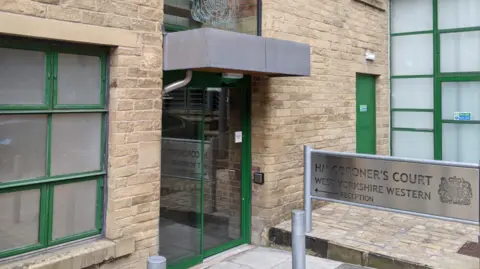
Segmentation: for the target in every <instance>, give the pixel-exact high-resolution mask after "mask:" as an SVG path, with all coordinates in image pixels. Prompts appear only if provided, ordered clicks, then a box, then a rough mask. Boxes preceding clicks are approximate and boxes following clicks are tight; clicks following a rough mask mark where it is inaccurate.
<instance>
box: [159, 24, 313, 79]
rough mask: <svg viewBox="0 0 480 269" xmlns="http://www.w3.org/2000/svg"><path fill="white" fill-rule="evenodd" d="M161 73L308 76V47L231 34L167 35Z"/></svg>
mask: <svg viewBox="0 0 480 269" xmlns="http://www.w3.org/2000/svg"><path fill="white" fill-rule="evenodd" d="M163 60H164V62H163V70H164V71H171V70H188V69H190V70H193V71H204V72H231V73H242V74H251V75H266V76H276V77H279V76H284V77H288V76H310V45H308V44H304V43H298V42H293V41H287V40H280V39H274V38H267V37H262V36H254V35H248V34H242V33H236V32H231V31H225V30H219V29H213V28H199V29H194V30H188V31H181V32H173V33H168V34H167V35H166V36H165V38H164V48H163Z"/></svg>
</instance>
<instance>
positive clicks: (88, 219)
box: [52, 180, 97, 240]
mask: <svg viewBox="0 0 480 269" xmlns="http://www.w3.org/2000/svg"><path fill="white" fill-rule="evenodd" d="M53 192H54V194H53V227H52V239H53V240H55V239H59V238H63V237H66V236H69V235H74V234H79V233H83V232H88V231H92V230H95V220H96V208H97V181H96V180H90V181H84V182H78V183H72V184H61V185H56V186H55V187H54V190H53Z"/></svg>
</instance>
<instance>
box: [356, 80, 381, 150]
mask: <svg viewBox="0 0 480 269" xmlns="http://www.w3.org/2000/svg"><path fill="white" fill-rule="evenodd" d="M355 80H356V81H355V85H356V93H355V96H356V100H355V107H356V109H355V111H356V113H355V114H356V115H355V119H356V120H355V122H356V130H355V133H356V135H355V136H356V152H357V153H363V154H376V153H377V119H376V111H377V109H376V85H375V84H376V80H377V76H376V75H371V74H362V73H357V74H356V78H355ZM362 105H365V107H364V108H363V107H362ZM363 109H366V110H365V111H362V110H363Z"/></svg>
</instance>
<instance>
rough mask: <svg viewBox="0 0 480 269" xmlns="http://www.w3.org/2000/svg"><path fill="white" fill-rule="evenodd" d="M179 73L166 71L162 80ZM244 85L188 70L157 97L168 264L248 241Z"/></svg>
mask: <svg viewBox="0 0 480 269" xmlns="http://www.w3.org/2000/svg"><path fill="white" fill-rule="evenodd" d="M184 76H185V71H178V72H165V73H164V82H165V84H168V83H169V82H173V81H177V80H179V79H180V78H182V77H184ZM249 86H250V79H249V78H244V79H241V80H231V81H225V80H223V79H222V76H221V74H215V73H197V72H194V74H193V77H192V81H191V82H190V83H189V84H188V85H187V87H184V88H180V89H177V90H174V91H172V92H170V93H169V96H168V97H165V98H164V100H163V115H162V157H161V158H162V170H161V173H162V175H161V197H160V207H161V212H160V255H162V256H165V257H166V258H167V264H168V267H169V268H185V267H188V266H191V265H193V264H196V263H200V262H201V261H202V260H203V259H204V258H206V257H208V256H211V255H214V254H216V253H219V252H221V251H223V250H226V249H228V248H231V247H234V246H238V245H240V244H244V243H248V242H249V239H250V221H249V218H250V192H249V190H250V173H249V171H250V136H249V134H250V123H249V117H250V111H249V110H250V102H249V91H250V87H249Z"/></svg>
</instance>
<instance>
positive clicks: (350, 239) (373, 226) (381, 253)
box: [270, 203, 480, 269]
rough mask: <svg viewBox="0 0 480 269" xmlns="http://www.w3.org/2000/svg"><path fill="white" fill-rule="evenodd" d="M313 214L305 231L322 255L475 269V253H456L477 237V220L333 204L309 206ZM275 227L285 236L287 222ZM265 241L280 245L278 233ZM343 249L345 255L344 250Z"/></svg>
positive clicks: (376, 263)
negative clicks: (473, 222) (459, 220)
mask: <svg viewBox="0 0 480 269" xmlns="http://www.w3.org/2000/svg"><path fill="white" fill-rule="evenodd" d="M312 219H313V230H312V232H311V233H309V234H307V236H308V238H310V239H311V238H314V239H315V240H317V241H321V242H323V244H324V245H326V247H324V249H322V250H321V251H320V252H323V253H322V254H321V255H322V256H326V257H327V258H332V259H337V258H338V257H339V259H348V257H351V258H352V260H355V261H348V260H342V261H344V262H349V263H357V264H362V265H367V266H371V267H374V268H388V269H394V268H436V269H437V268H438V269H479V268H480V261H479V259H478V258H474V257H470V256H465V255H461V254H458V253H457V251H458V249H460V248H461V247H462V245H463V244H464V243H465V242H466V241H474V242H476V241H477V240H478V239H477V236H478V232H479V227H478V226H476V225H468V224H462V223H457V222H450V221H443V220H436V219H430V218H424V217H416V216H410V215H405V214H398V213H391V212H386V211H380V210H373V209H367V208H362V207H357V206H348V205H343V204H338V203H330V204H327V205H325V206H323V207H322V208H319V209H316V210H314V212H313V216H312ZM275 229H276V230H277V231H276V233H275V236H277V237H278V235H279V234H280V235H282V236H283V237H286V238H287V239H288V236H289V232H291V221H286V222H283V223H281V224H280V225H277V226H276V227H275ZM278 230H280V231H286V232H287V234H285V235H284V234H282V232H278ZM271 234H272V233H271ZM271 237H272V236H271ZM308 238H307V239H308ZM270 240H275V241H276V242H275V243H277V244H279V243H278V242H277V241H279V240H278V238H270ZM280 241H281V240H280ZM285 241H288V240H285ZM325 248H326V249H325ZM347 250H348V251H349V252H350V253H349V255H346V254H345V253H346V251H347ZM325 253H326V255H325ZM347 254H348V253H347ZM334 257H337V258H334ZM406 264H410V265H408V266H409V267H405V266H407V265H406ZM402 266H404V267H402Z"/></svg>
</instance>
